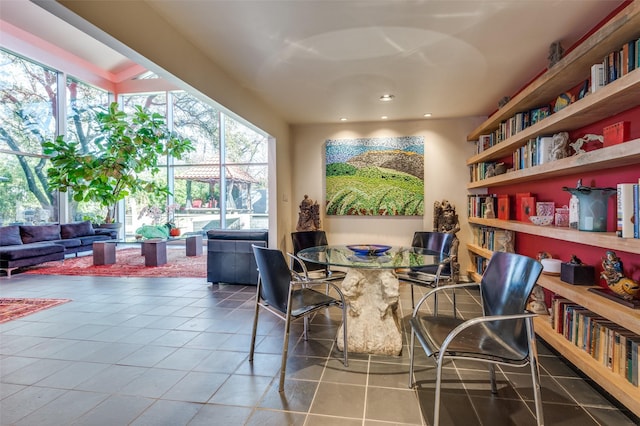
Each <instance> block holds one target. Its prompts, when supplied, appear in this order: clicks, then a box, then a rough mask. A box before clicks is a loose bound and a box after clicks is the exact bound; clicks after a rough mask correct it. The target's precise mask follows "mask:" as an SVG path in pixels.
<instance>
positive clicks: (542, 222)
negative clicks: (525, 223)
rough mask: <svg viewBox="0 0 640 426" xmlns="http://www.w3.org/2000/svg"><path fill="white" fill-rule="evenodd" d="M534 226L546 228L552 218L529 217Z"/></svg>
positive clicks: (551, 221)
mask: <svg viewBox="0 0 640 426" xmlns="http://www.w3.org/2000/svg"><path fill="white" fill-rule="evenodd" d="M529 220H530V221H531V222H532V223H533V224H534V225H540V226H547V225H551V224H552V223H553V216H529Z"/></svg>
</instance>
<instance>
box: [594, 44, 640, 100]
mask: <svg viewBox="0 0 640 426" xmlns="http://www.w3.org/2000/svg"><path fill="white" fill-rule="evenodd" d="M636 68H640V39H637V40H631V41H629V42H627V43H625V44H623V45H622V46H621V47H620V48H619V49H617V50H614V51H613V52H609V54H608V55H606V56H605V57H604V59H603V60H602V63H599V64H594V65H593V66H592V67H591V92H592V93H593V92H596V91H597V90H598V89H600V88H602V87H604V86H605V85H607V84H608V83H611V82H612V81H615V80H617V79H619V78H620V77H623V76H625V75H627V74H629V73H630V72H631V71H633V70H634V69H636Z"/></svg>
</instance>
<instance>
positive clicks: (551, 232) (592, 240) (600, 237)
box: [469, 217, 640, 254]
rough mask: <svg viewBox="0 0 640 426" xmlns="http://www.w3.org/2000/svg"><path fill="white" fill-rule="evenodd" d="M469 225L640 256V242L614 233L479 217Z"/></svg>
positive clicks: (473, 219) (470, 220)
mask: <svg viewBox="0 0 640 426" xmlns="http://www.w3.org/2000/svg"><path fill="white" fill-rule="evenodd" d="M469 223H474V224H476V225H484V226H491V227H493V228H500V229H508V230H510V231H516V232H523V233H525V234H530V235H538V236H540V237H546V238H553V239H555V240H564V241H569V242H572V243H578V244H585V245H589V246H594V247H602V248H606V249H607V250H616V251H618V250H619V251H624V252H627V253H634V254H640V240H638V239H635V238H620V237H618V236H616V234H615V233H614V232H588V231H578V230H576V229H571V228H561V227H557V226H538V225H534V224H532V223H525V222H519V221H515V220H499V219H482V218H479V217H470V218H469Z"/></svg>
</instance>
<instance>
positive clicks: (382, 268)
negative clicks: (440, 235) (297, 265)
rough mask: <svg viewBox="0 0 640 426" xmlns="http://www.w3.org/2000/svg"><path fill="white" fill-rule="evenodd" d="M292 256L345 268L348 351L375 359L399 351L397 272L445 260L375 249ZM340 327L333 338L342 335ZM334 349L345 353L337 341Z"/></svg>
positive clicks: (340, 248)
mask: <svg viewBox="0 0 640 426" xmlns="http://www.w3.org/2000/svg"><path fill="white" fill-rule="evenodd" d="M297 256H298V257H299V258H300V259H301V260H303V261H305V262H312V263H319V264H322V265H329V266H337V267H344V268H347V274H346V276H345V278H344V280H343V281H342V292H343V294H344V297H345V301H346V302H347V303H348V305H349V308H348V315H347V346H348V350H349V352H355V353H370V354H380V355H400V353H401V352H402V332H401V327H400V318H399V312H398V299H399V295H400V283H399V281H398V277H397V275H396V273H395V271H396V269H402V268H413V267H424V266H437V265H438V264H439V263H440V262H441V261H442V260H444V259H442V258H441V255H440V253H435V252H433V251H430V250H425V249H421V248H417V247H391V246H384V245H375V244H360V245H330V246H318V247H310V248H306V249H303V250H301V251H299V252H298V254H297ZM342 327H343V325H341V326H340V329H339V330H338V336H342ZM337 344H338V349H340V350H344V348H343V341H342V339H337Z"/></svg>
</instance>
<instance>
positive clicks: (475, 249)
mask: <svg viewBox="0 0 640 426" xmlns="http://www.w3.org/2000/svg"><path fill="white" fill-rule="evenodd" d="M467 250H469V251H470V252H472V253H475V254H477V255H480V256H482V257H484V258H485V259H491V256H493V252H492V251H491V250H487V249H486V248H482V247H480V246H479V245H477V244H467Z"/></svg>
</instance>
